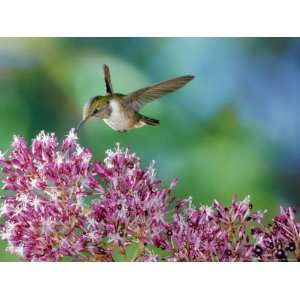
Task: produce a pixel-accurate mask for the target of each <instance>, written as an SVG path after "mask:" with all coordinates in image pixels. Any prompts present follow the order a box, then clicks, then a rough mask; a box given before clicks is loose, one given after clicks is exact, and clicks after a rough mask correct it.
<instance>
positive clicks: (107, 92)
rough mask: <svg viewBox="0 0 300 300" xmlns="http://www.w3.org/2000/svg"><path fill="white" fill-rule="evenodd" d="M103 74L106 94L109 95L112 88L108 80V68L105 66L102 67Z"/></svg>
mask: <svg viewBox="0 0 300 300" xmlns="http://www.w3.org/2000/svg"><path fill="white" fill-rule="evenodd" d="M103 72H104V80H105V86H106V94H108V95H111V94H112V93H113V87H112V83H111V79H110V71H109V67H108V66H107V65H103Z"/></svg>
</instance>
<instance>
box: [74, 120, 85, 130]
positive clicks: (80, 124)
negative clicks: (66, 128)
mask: <svg viewBox="0 0 300 300" xmlns="http://www.w3.org/2000/svg"><path fill="white" fill-rule="evenodd" d="M87 120H88V118H85V119H83V120H81V122H80V123H79V124H78V126H77V128H76V131H78V130H79V129H80V128H81V126H82V125H83V124H84V123H85V122H86V121H87Z"/></svg>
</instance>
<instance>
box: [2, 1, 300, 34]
mask: <svg viewBox="0 0 300 300" xmlns="http://www.w3.org/2000/svg"><path fill="white" fill-rule="evenodd" d="M299 34H300V26H299V1H293V0H285V1H277V0H273V1H261V0H252V1H250V0H247V1H245V0H243V1H241V0H226V1H224V0H210V1H208V0H207V1H203V0H202V1H201V0H172V1H171V0H165V1H162V0H151V1H150V0H149V1H141V0H126V1H124V0H123V1H122V0H118V1H117V0H106V1H103V0H102V1H101V0H95V1H93V0H85V1H76V0H74V1H67V0H65V1H62V0H43V1H40V0H26V1H17V0H10V1H6V2H5V3H4V2H3V1H2V3H1V10H0V35H1V36H122V37H124V36H125V37H126V36H299Z"/></svg>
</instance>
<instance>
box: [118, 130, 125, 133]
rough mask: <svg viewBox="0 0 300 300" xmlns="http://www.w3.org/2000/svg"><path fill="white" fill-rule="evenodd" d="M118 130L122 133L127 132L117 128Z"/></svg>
mask: <svg viewBox="0 0 300 300" xmlns="http://www.w3.org/2000/svg"><path fill="white" fill-rule="evenodd" d="M118 132H120V133H124V132H127V130H118Z"/></svg>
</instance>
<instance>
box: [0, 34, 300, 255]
mask: <svg viewBox="0 0 300 300" xmlns="http://www.w3.org/2000/svg"><path fill="white" fill-rule="evenodd" d="M104 63H106V64H108V65H109V66H110V69H111V75H112V80H113V86H114V90H115V91H118V92H121V93H127V92H131V91H134V90H136V89H139V88H141V87H143V86H146V85H149V84H153V83H156V82H159V81H161V80H166V79H170V78H172V77H176V76H180V75H186V74H192V75H195V76H196V78H195V79H194V80H193V81H192V82H191V83H190V84H188V85H187V86H185V87H184V88H183V89H181V90H179V91H178V92H176V93H174V94H170V95H169V96H166V97H165V98H163V99H161V100H159V101H156V102H153V103H152V104H150V105H148V106H146V107H145V108H144V109H143V113H144V114H145V115H148V116H150V117H154V118H157V119H160V120H161V125H160V126H157V127H150V126H148V127H144V128H142V129H139V130H133V131H130V132H128V133H127V134H120V133H118V132H114V131H112V130H111V129H110V128H109V127H107V125H105V124H104V123H103V122H100V121H93V122H90V123H87V124H86V125H85V126H84V127H83V129H82V131H81V132H80V142H81V143H82V144H83V145H84V146H87V147H89V148H90V149H92V151H93V153H94V157H95V159H103V158H104V156H105V150H106V149H108V148H112V147H114V145H115V143H116V142H120V143H121V145H122V146H124V147H126V146H130V147H131V148H132V150H133V151H134V152H137V153H138V154H139V155H140V156H141V157H142V160H143V164H144V165H145V166H146V165H148V164H149V162H150V161H151V160H153V159H154V160H155V161H156V167H157V171H158V177H159V178H161V179H162V180H163V184H164V185H168V184H169V182H170V181H171V179H172V178H173V177H178V179H179V184H178V186H177V188H176V190H175V193H176V195H177V196H178V197H179V198H181V197H187V196H189V195H191V196H192V197H193V199H194V203H195V204H197V205H199V204H210V203H211V202H212V200H213V199H218V200H220V201H221V202H223V203H225V204H226V203H227V204H229V203H230V201H231V196H232V194H233V193H236V194H237V195H238V197H239V198H243V197H245V196H246V195H248V194H250V195H251V199H252V202H253V205H254V208H256V209H264V208H266V209H268V211H269V214H268V215H269V218H271V216H272V214H274V213H276V212H277V211H278V209H279V206H280V205H293V206H295V207H299V206H300V185H299V183H300V134H299V132H300V39H296V38H280V39H279V38H10V39H7V38H0V148H1V150H2V151H4V152H5V151H6V150H8V149H9V147H10V144H11V141H12V135H14V134H18V135H23V136H25V137H26V139H27V140H28V141H30V140H31V139H32V138H33V137H34V136H35V135H36V134H37V133H38V132H40V131H41V130H42V129H43V130H46V131H50V132H56V134H57V135H58V136H59V137H60V138H63V136H64V135H66V134H67V133H68V131H69V130H70V128H72V127H75V126H76V125H77V124H78V122H79V120H80V118H81V111H82V107H83V105H84V103H85V102H86V101H87V100H88V99H89V98H90V97H92V96H94V95H99V94H100V95H101V94H104V91H105V89H104V83H103V75H102V64H104ZM0 260H2V261H5V260H10V261H12V260H17V258H16V257H13V256H11V255H9V254H8V253H6V252H5V243H3V242H0Z"/></svg>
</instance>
